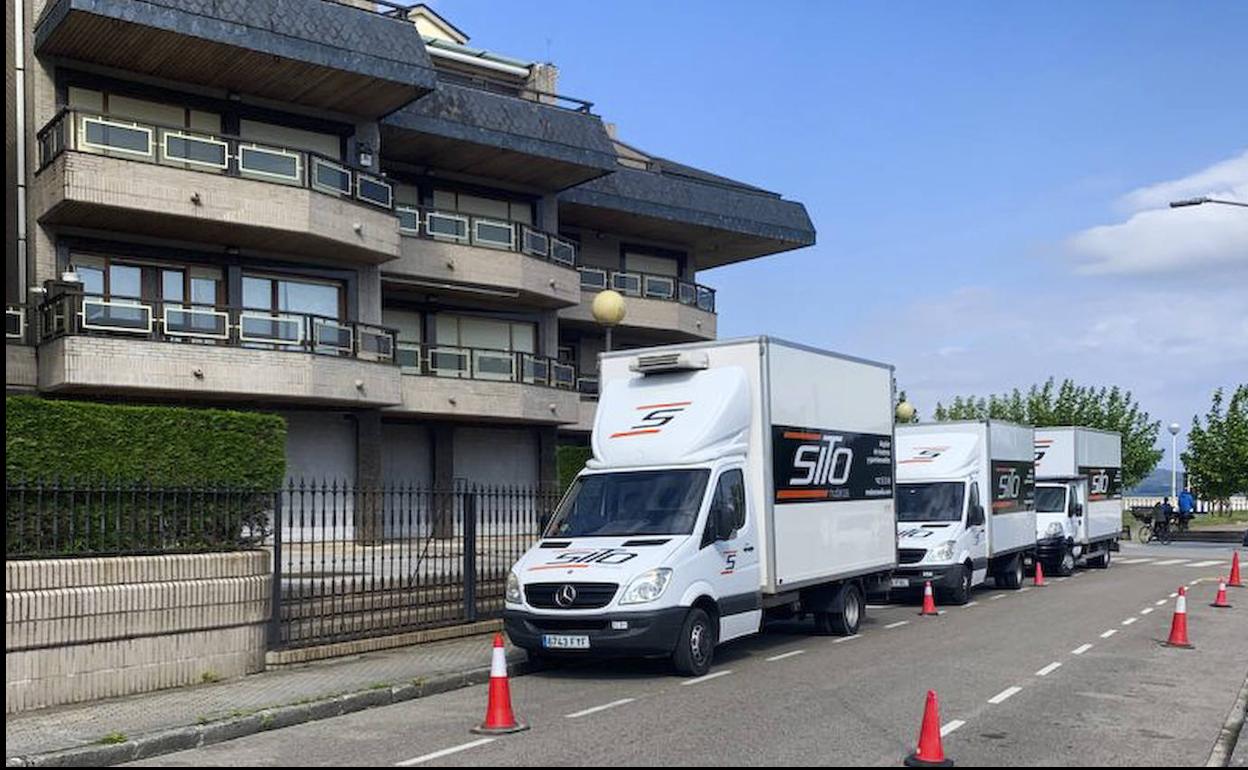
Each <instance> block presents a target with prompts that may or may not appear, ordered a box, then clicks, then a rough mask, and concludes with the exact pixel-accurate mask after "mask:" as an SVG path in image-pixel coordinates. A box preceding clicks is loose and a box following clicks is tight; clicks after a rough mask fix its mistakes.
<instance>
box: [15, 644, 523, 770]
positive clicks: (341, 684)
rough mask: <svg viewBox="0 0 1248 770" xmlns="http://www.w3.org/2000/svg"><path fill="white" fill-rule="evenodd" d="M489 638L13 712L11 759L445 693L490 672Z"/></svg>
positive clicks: (89, 751)
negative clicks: (123, 696)
mask: <svg viewBox="0 0 1248 770" xmlns="http://www.w3.org/2000/svg"><path fill="white" fill-rule="evenodd" d="M491 641H492V635H490V634H485V635H479V636H470V637H465V638H462V639H455V640H451V641H445V642H432V643H429V644H423V645H417V646H413V647H405V648H399V649H393V650H384V651H380V652H374V653H368V654H365V655H358V656H354V657H350V658H342V659H334V660H326V661H318V662H315V663H307V664H302V665H298V666H290V667H284V668H279V669H274V670H270V671H265V672H263V673H260V674H255V675H252V676H249V677H245V678H243V679H235V680H231V681H228V682H217V683H213V684H203V685H195V686H192V687H183V688H177V689H172V690H161V691H158V692H154V693H148V694H145V695H133V696H129V697H125V698H115V699H111V700H106V701H98V702H95V703H87V704H79V705H73V706H58V707H55V708H49V709H42V710H39V711H33V712H27V713H21V714H12V715H9V716H8V717H6V719H5V726H4V727H5V729H4V732H5V755H6V759H7V763H6V764H7V765H8V766H21V765H25V764H36V763H37V764H41V765H46V764H57V765H62V766H67V765H75V766H84V765H101V764H116V763H118V762H124V761H128V760H131V759H136V758H140V757H146V756H155V755H157V754H163V753H168V752H170V751H178V750H182V749H187V748H193V747H195V746H199V745H205V744H208V743H216V742H219V741H222V740H229V739H231V738H238V737H242V736H244V735H250V734H252V733H255V732H259V731H261V730H269V729H275V728H278V727H286V726H289V725H292V724H298V723H300V722H307V721H311V720H314V719H324V718H327V717H332V716H337V715H339V714H343V713H348V712H351V711H359V710H360V709H364V708H369V707H372V706H383V705H387V704H390V703H397V702H400V701H404V700H410V699H412V698H419V697H423V696H426V695H433V694H436V693H439V692H446V691H447V690H453V689H456V688H459V687H464V686H467V685H470V684H476V683H481V682H485V681H487V680H488V678H489V666H490V651H491ZM508 660H509V661H510V663H511V668H512V670H513V673H520V672H521V669H523V668H524V665H525V659H524V653H523V652H521V651H519V650H517V649H515V648H511V647H509V648H508ZM481 708H482V709H484V708H485V703H484V701H483V702H482V705H481ZM482 713H484V711H483V712H482ZM123 737H124V740H123Z"/></svg>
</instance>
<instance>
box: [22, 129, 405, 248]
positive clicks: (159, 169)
mask: <svg viewBox="0 0 1248 770" xmlns="http://www.w3.org/2000/svg"><path fill="white" fill-rule="evenodd" d="M93 139H95V140H99V141H103V142H106V143H105V144H100V143H98V142H97V141H92V140H93ZM240 141H241V140H238V139H236V138H233V137H224V136H217V135H204V134H196V135H194V136H189V135H182V134H178V133H176V132H175V130H174V129H165V128H162V127H159V126H151V125H145V124H136V123H133V122H130V121H124V122H123V121H118V120H114V119H111V118H108V117H106V116H96V115H91V114H88V113H78V112H67V113H62V115H61V116H59V117H58V118H57V119H56V120H54V121H53V122H52V123H51V124H49V126H48V127H47V128H45V129H44V131H42V132H40V153H41V156H40V157H41V164H40V170H39V172H38V173H37V175H36V177H35V184H34V190H33V193H34V194H33V200H32V204H33V205H34V207H35V215H36V217H37V218H38V219H39V221H40V222H41V223H43V224H46V225H58V226H72V227H78V228H89V229H93V230H103V231H117V230H124V231H125V233H127V234H132V235H147V236H152V237H156V238H169V239H176V240H180V241H196V242H201V243H211V244H219V245H224V246H234V247H238V248H245V249H256V250H263V251H268V252H276V253H280V254H297V255H300V256H312V257H320V258H323V259H326V260H330V261H334V262H338V263H344V264H357V265H358V264H366V265H375V264H380V263H382V262H387V261H389V260H392V259H395V258H397V257H398V256H399V233H398V226H397V223H396V221H395V218H394V211H393V209H392V208H391V207H390V205H391V203H390V187H389V184H388V183H387V182H386V181H385V180H384V179H382V178H380V177H373V176H371V175H367V174H364V173H363V172H359V171H356V170H355V169H351V168H349V167H346V166H343V165H341V164H338V163H336V162H334V161H331V160H329V159H323V158H320V157H319V156H315V155H313V154H311V153H306V152H300V151H296V150H289V149H286V148H278V147H266V146H260V145H256V144H254V143H246V144H245V145H244V146H242V147H241V149H240ZM175 152H176V153H177V155H176V156H175V155H174V154H173V153H175ZM185 158H194V160H193V161H188V160H185ZM262 169H263V170H262ZM284 174H286V175H287V176H283V175H284Z"/></svg>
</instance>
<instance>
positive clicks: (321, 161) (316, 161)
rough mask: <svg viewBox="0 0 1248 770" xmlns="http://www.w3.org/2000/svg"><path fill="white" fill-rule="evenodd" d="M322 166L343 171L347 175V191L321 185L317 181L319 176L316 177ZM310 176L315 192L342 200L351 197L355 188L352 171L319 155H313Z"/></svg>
mask: <svg viewBox="0 0 1248 770" xmlns="http://www.w3.org/2000/svg"><path fill="white" fill-rule="evenodd" d="M320 166H328V167H329V168H332V169H334V170H335V171H341V172H342V173H344V174H346V175H347V189H345V190H344V189H342V188H341V187H332V186H330V185H327V184H321V183H320V181H318V180H317V176H316V171H317V169H318V168H319V167H320ZM309 174H310V176H309V179H310V180H311V182H312V189H313V190H317V191H319V192H323V193H325V194H327V195H337V196H339V197H341V198H350V197H351V193H352V189H353V188H354V185H353V184H352V178H351V169H349V168H347V167H346V166H344V165H342V164H341V163H335V162H334V161H332V160H329V159H328V158H322V157H321V156H319V155H313V156H312V164H311V168H310V170H309Z"/></svg>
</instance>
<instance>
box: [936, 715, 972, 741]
mask: <svg viewBox="0 0 1248 770" xmlns="http://www.w3.org/2000/svg"><path fill="white" fill-rule="evenodd" d="M964 724H966V722H963V721H962V720H961V719H951V720H949V721H948V722H947V723H945V725H944V726H943V727H941V728H940V737H941V738H944V737H945V736H947V735H949V733H951V732H953V731H954V730H956V729H958V728H959V727H961V726H962V725H964Z"/></svg>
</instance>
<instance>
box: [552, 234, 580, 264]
mask: <svg viewBox="0 0 1248 770" xmlns="http://www.w3.org/2000/svg"><path fill="white" fill-rule="evenodd" d="M550 258H551V259H552V260H554V261H555V262H558V263H560V264H563V265H575V264H576V246H575V245H574V244H573V243H572V242H571V241H565V240H563V239H562V238H551V239H550Z"/></svg>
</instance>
